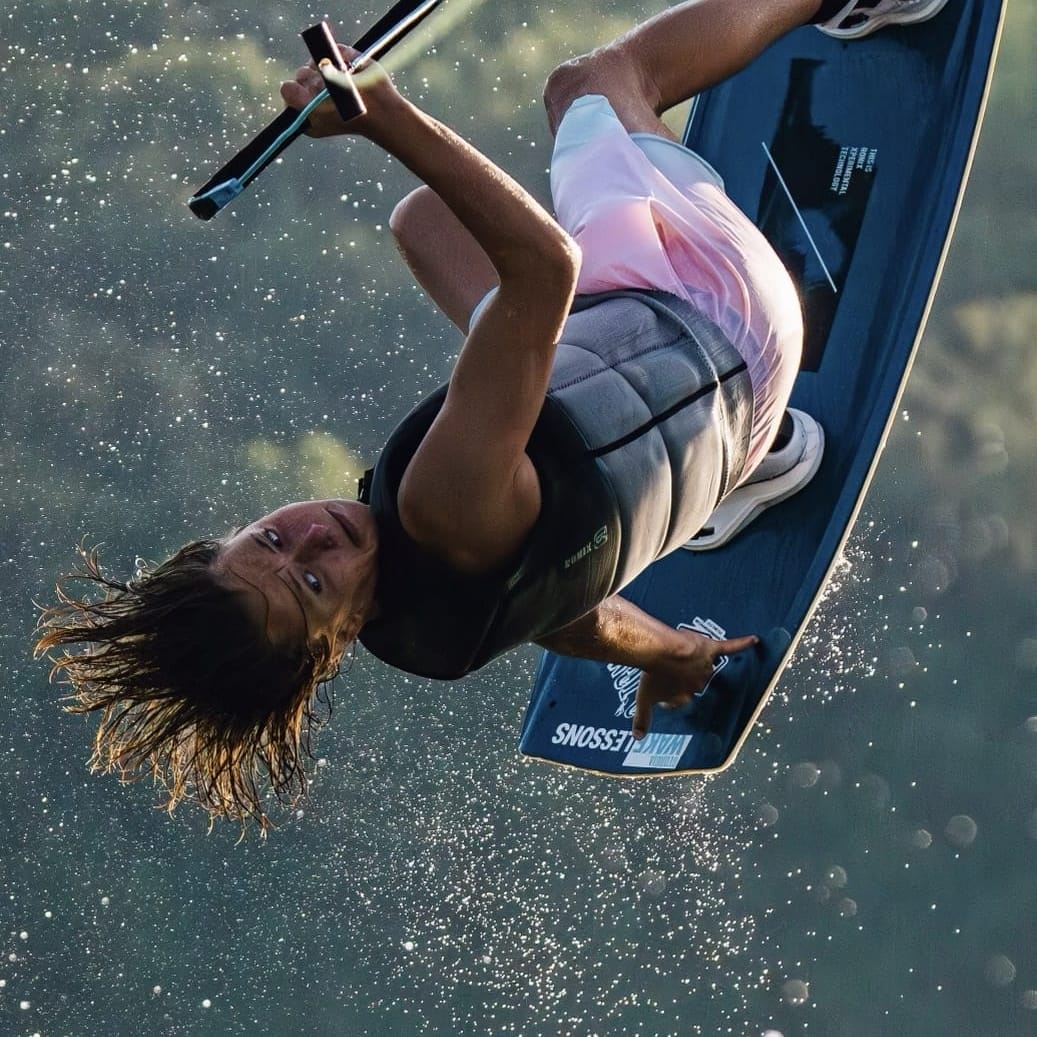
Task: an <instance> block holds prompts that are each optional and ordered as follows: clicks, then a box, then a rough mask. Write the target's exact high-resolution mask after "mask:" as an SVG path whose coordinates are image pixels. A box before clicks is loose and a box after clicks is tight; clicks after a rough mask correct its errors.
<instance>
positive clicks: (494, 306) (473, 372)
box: [281, 48, 579, 571]
mask: <svg viewBox="0 0 1037 1037" xmlns="http://www.w3.org/2000/svg"><path fill="white" fill-rule="evenodd" d="M344 52H346V53H347V54H348V50H347V49H346V48H344ZM356 82H357V85H358V87H359V88H360V90H361V93H362V95H363V98H364V101H365V103H366V104H367V114H366V115H364V116H361V117H359V118H357V119H353V120H352V121H351V122H349V123H343V122H342V121H341V120H340V119H339V118H338V116H337V113H336V112H335V110H334V107H333V106H330V105H327V106H324V105H322V106H321V107H320V108H318V109H317V111H315V112H314V113H313V114H312V115H311V116H310V124H311V132H313V133H314V134H315V135H317V136H330V135H333V134H337V133H355V134H359V135H362V136H365V137H368V138H369V139H370V140H372V141H374V142H375V143H376V144H378V145H379V146H381V147H383V148H384V149H385V150H386V151H388V152H390V153H391V154H393V155H395V156H396V157H397V158H398V159H399V160H400V161H401V162H403V163H404V164H405V165H406V166H407V167H408V168H409V169H410V170H411V171H412V172H413V173H415V174H416V175H417V176H418V177H420V178H421V179H422V180H424V181H425V183H426V184H427V185H428V186H429V187H430V188H431V189H432V191H434V192H435V194H436V195H437V196H438V197H439V198H440V199H441V200H442V202H443V203H444V204H445V205H446V206H447V207H448V208H449V210H450V212H451V213H452V214H453V215H454V216H455V217H456V218H457V220H458V221H459V222H460V224H461V225H462V226H463V227H464V228H465V229H466V231H467V232H468V233H469V234H471V236H472V237H473V238H474V239H475V241H476V242H477V243H478V245H479V247H480V248H481V249H482V251H483V252H484V253H485V255H486V257H487V258H488V260H489V262H490V264H492V267H493V269H494V270H495V272H496V276H497V278H498V280H499V288H498V291H497V292H496V293H495V295H494V296H493V298H492V300H491V301H490V302H489V303H488V304H487V306H486V309H485V310H484V311H483V313H482V315H481V317H480V319H479V320H478V321H477V323H476V325H475V327H474V328H472V330H471V332H470V333H469V335H468V338H467V340H466V341H465V344H464V347H463V348H462V350H461V355H460V357H459V358H458V361H457V364H456V365H455V367H454V372H453V374H452V376H451V379H450V387H449V390H448V392H447V396H446V400H445V402H444V404H443V407H442V409H441V410H440V412H439V414H438V416H437V417H436V419H435V421H434V422H433V425H432V427H431V428H430V429H429V431H428V433H427V434H426V435H425V438H424V440H423V441H422V443H421V445H420V446H419V448H418V450H417V452H416V453H415V455H414V458H413V459H412V460H411V462H410V464H409V465H408V467H407V471H406V473H405V474H404V477H403V482H402V484H401V487H400V491H399V507H400V517H401V519H402V521H403V524H404V526H405V528H406V529H407V532H408V533H409V534H410V535H411V536H412V537H413V538H414V539H415V540H417V541H418V542H419V543H422V544H423V545H424V546H426V547H428V548H430V549H432V550H434V551H437V552H438V553H440V554H441V555H443V556H444V557H446V558H447V559H449V560H450V561H451V562H452V563H453V564H454V565H456V566H457V567H459V568H463V569H466V570H470V571H481V570H487V569H490V568H494V567H496V566H499V565H501V564H503V563H505V562H506V561H507V560H509V559H510V558H512V557H513V556H514V555H515V553H516V552H517V551H518V549H519V548H520V547H521V545H522V542H523V541H524V539H525V538H526V536H527V535H528V533H529V530H530V529H531V528H532V526H533V524H534V522H535V521H536V518H537V516H538V515H539V511H540V486H539V482H538V480H537V476H536V472H535V470H534V469H533V466H532V463H531V462H530V460H529V458H528V457H527V456H526V452H525V450H526V444H527V443H528V441H529V436H530V433H531V432H532V430H533V426H534V425H535V424H536V420H537V418H538V416H539V414H540V410H541V408H542V406H543V403H544V395H545V393H546V391H547V386H548V382H549V379H550V374H551V366H552V363H553V361H554V354H555V345H556V343H557V341H558V337H559V335H560V334H561V330H562V326H563V324H564V323H565V318H566V317H567V315H568V312H569V306H570V304H571V302H572V297H573V292H574V289H575V284H576V276H577V273H578V270H579V250H578V249H577V247H576V245H575V244H574V242H573V241H572V239H571V238H570V237H569V235H568V234H566V233H565V231H564V230H562V228H561V227H559V226H558V224H557V223H556V222H555V221H554V220H553V219H552V218H551V216H550V215H549V214H548V213H547V212H546V211H545V210H544V209H543V208H542V207H541V206H540V205H539V204H538V203H537V202H536V201H535V199H534V198H533V197H532V196H531V195H529V194H528V193H527V192H526V191H524V190H523V189H522V187H520V186H519V184H517V183H516V182H515V181H514V180H513V179H512V178H511V177H509V176H508V175H507V174H506V173H504V172H503V171H502V170H501V169H499V168H498V167H497V166H495V165H494V164H493V163H492V162H490V161H489V159H487V158H485V157H484V156H483V155H481V154H480V153H479V152H478V151H477V150H476V149H475V148H473V147H472V146H471V145H470V144H468V143H467V142H466V141H464V140H463V139H462V138H460V137H459V136H458V135H457V134H455V133H454V132H453V131H451V130H450V129H449V128H447V127H446V126H444V125H443V124H442V123H439V122H438V121H437V120H435V119H433V118H432V117H431V116H429V115H427V114H425V113H424V112H422V111H420V110H419V109H418V108H416V107H415V106H414V105H413V104H411V103H410V102H409V101H407V100H406V99H404V98H403V97H401V96H400V94H399V93H397V91H396V90H395V88H394V87H393V86H392V83H391V81H390V80H389V78H388V77H387V76H386V75H385V73H384V72H383V71H382V70H379V69H372V70H371V71H370V72H368V71H367V70H365V72H364V73H361V74H360V75H358V76H357V78H356ZM321 85H322V84H321V80H320V76H319V75H318V73H317V72H316V70H315V69H311V68H303V69H300V70H299V72H298V73H297V74H296V80H295V82H292V83H285V84H283V85H282V88H281V94H282V97H283V98H284V100H285V102H286V103H287V104H289V105H292V106H293V107H294V106H296V105H298V104H299V103H300V102H302V103H305V101H306V99H307V98H308V97H310V96H313V95H314V94H315V92H316V91H317V90H318V89H319V88H320V86H321Z"/></svg>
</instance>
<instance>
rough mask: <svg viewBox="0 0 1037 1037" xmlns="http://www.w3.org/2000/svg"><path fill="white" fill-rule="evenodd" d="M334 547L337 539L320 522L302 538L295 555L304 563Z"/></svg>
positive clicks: (312, 525)
mask: <svg viewBox="0 0 1037 1037" xmlns="http://www.w3.org/2000/svg"><path fill="white" fill-rule="evenodd" d="M334 546H335V538H334V537H333V536H332V534H331V530H330V529H329V528H328V527H327V526H325V525H322V524H321V523H319V522H314V523H312V524H311V525H310V528H309V529H307V530H306V532H305V533H303V535H302V537H300V539H299V542H298V546H297V547H296V551H295V554H296V557H297V558H298V559H299V560H300V561H302V560H303V559H306V558H312V557H314V556H315V555H318V554H320V553H321V551H327V550H328V549H329V548H332V547H334Z"/></svg>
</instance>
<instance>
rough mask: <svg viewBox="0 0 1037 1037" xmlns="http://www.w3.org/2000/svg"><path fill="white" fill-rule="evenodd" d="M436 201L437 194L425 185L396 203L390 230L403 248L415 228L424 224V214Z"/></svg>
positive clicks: (391, 216) (391, 217) (390, 217)
mask: <svg viewBox="0 0 1037 1037" xmlns="http://www.w3.org/2000/svg"><path fill="white" fill-rule="evenodd" d="M434 200H435V193H434V192H433V190H432V188H431V187H426V186H425V185H424V184H423V185H422V186H421V187H416V188H415V189H414V190H413V191H411V192H410V193H409V194H405V195H404V196H403V197H402V198H401V199H400V200H399V201H398V202H397V203H396V205H395V207H394V208H393V211H392V213H391V214H390V216H389V230H390V231H392V235H393V237H394V238H395V239H396V243H397V244H398V245H399V246H400V247H401V248H402V247H403V246H404V245H405V244H406V242H407V240H408V239H409V238H411V237H412V236H413V230H414V227H415V226H417V225H418V224H419V223H421V222H422V214H423V213H424V212H427V210H428V208H429V206H430V205H431V204H433V202H434Z"/></svg>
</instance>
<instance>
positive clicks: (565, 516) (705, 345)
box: [359, 290, 753, 679]
mask: <svg viewBox="0 0 1037 1037" xmlns="http://www.w3.org/2000/svg"><path fill="white" fill-rule="evenodd" d="M445 395H446V387H445V386H444V387H442V388H441V389H439V390H438V391H437V392H436V393H434V394H433V395H432V396H430V397H429V398H428V399H426V400H425V401H423V402H422V403H421V404H419V405H418V407H417V408H416V409H415V410H414V411H412V412H411V413H410V414H409V415H408V416H407V417H406V418H405V419H404V420H403V422H402V423H401V424H400V425H399V426H398V428H397V429H396V430H395V431H394V432H393V434H392V436H391V437H390V439H389V441H388V443H387V444H386V447H385V449H384V451H383V452H382V455H381V457H380V458H379V460H378V463H377V464H376V466H375V468H374V470H373V471H372V472H368V473H367V474H366V475H365V478H364V480H363V481H362V483H361V495H360V499H361V500H362V501H363V502H364V503H367V504H369V505H370V507H371V509H372V512H373V514H374V517H375V520H376V522H377V525H378V535H379V551H378V584H377V592H376V593H377V600H378V605H379V613H378V615H377V617H376V618H375V619H373V620H371V621H370V622H368V623H367V624H366V625H365V626H364V628H363V629H362V630H361V632H360V638H359V639H360V641H361V643H362V644H363V645H364V646H365V647H366V648H367V649H368V650H369V651H371V652H372V653H373V654H374V655H376V656H377V657H378V658H380V659H382V660H383V661H384V662H387V663H389V664H390V665H392V666H395V667H397V668H399V669H403V670H406V671H408V672H410V673H415V674H418V675H420V676H427V677H435V678H439V679H454V678H457V677H461V676H464V675H465V674H466V673H469V672H471V671H472V670H475V669H478V668H479V667H480V666H483V665H484V664H485V663H487V662H489V661H490V660H491V659H493V658H495V657H496V656H498V655H501V654H503V653H504V652H506V651H508V650H509V649H511V648H513V647H515V646H516V645H518V644H523V643H526V642H529V641H536V640H538V639H539V638H542V637H545V636H547V635H548V634H550V633H553V632H554V631H556V630H559V629H560V628H561V627H564V626H566V625H567V624H569V623H571V622H573V621H574V620H576V619H578V618H579V617H580V616H582V615H585V614H586V613H587V612H589V611H590V610H592V609H593V608H594V607H595V606H597V605H598V604H600V603H601V602H602V601H604V600H605V599H606V598H608V597H609V596H610V595H612V594H615V593H616V592H618V591H619V590H621V589H622V588H623V587H624V586H626V584H628V583H629V582H630V581H631V580H632V579H633V578H634V577H635V576H637V575H638V574H639V573H640V572H642V571H643V570H644V569H646V568H647V567H648V566H649V565H650V564H651V563H652V562H653V561H655V560H656V559H657V558H661V557H662V556H663V555H665V554H668V553H669V552H670V551H672V550H674V549H675V548H677V547H679V546H680V545H681V544H683V543H684V542H685V541H686V540H687V539H688V538H689V537H691V536H693V535H694V534H695V533H697V532H698V531H699V529H700V528H701V527H702V526H703V525H704V524H705V521H706V519H707V518H708V517H709V515H710V513H711V512H712V510H713V508H714V507H715V506H716V505H717V503H718V502H719V501H720V500H721V499H723V497H724V496H725V495H726V494H727V493H728V492H729V491H730V490H731V489H733V488H734V487H735V486H736V485H737V483H738V480H739V479H740V477H741V474H742V469H743V467H744V464H745V458H746V452H747V449H748V444H749V436H750V432H751V429H752V420H753V394H752V386H751V384H750V381H749V375H748V371H747V368H746V364H745V361H744V360H743V359H742V357H741V356H740V355H739V353H738V352H737V350H735V348H734V347H733V346H732V345H731V343H730V342H729V341H728V339H727V338H726V336H725V335H724V334H723V332H722V331H721V330H720V329H719V328H718V327H717V326H716V325H715V324H713V323H712V322H711V321H710V320H708V319H707V318H706V317H704V316H703V315H702V314H701V313H699V312H698V311H697V310H696V309H695V308H694V307H693V306H692V305H691V304H690V303H688V302H686V301H684V300H682V299H679V298H677V297H675V296H672V295H669V294H668V293H665V292H642V291H633V290H630V291H618V292H606V293H603V294H601V295H594V296H583V297H579V298H577V300H576V302H575V303H574V305H573V309H572V312H571V314H570V316H569V318H568V320H567V321H566V324H565V328H564V330H563V333H562V339H561V342H560V343H559V345H558V350H557V354H556V357H555V362H554V366H553V369H552V374H551V382H550V387H549V389H548V392H547V396H546V398H545V401H544V407H543V409H542V411H541V414H540V417H539V419H538V420H537V423H536V426H535V428H534V430H533V433H532V435H531V436H530V440H529V444H528V446H527V454H528V455H529V457H530V459H531V460H532V462H533V465H534V467H535V469H536V471H537V475H538V477H539V480H540V487H541V498H542V502H541V511H540V515H539V517H538V519H537V521H536V523H535V525H534V527H533V529H532V531H531V532H530V535H529V537H528V538H527V540H526V542H525V544H524V545H523V547H522V549H521V550H520V552H519V555H518V557H517V558H516V559H514V560H513V561H512V562H511V563H509V564H508V565H506V566H504V567H503V568H501V569H500V570H498V571H495V572H490V573H480V574H478V575H472V574H468V573H462V572H458V571H457V570H455V569H453V568H452V567H451V566H450V565H449V564H448V563H447V562H445V561H444V560H443V559H442V558H440V557H439V556H437V555H435V554H433V553H432V552H429V551H427V550H426V549H424V548H422V547H420V546H419V545H417V544H415V543H414V542H413V541H412V540H411V539H410V537H409V536H408V535H407V533H406V531H405V530H404V529H403V526H402V524H401V522H400V518H399V511H398V508H397V493H398V490H399V487H400V483H401V481H402V479H403V473H404V472H405V471H406V468H407V465H408V464H409V462H410V459H411V458H412V457H413V456H414V453H415V451H416V450H417V447H418V445H419V444H420V443H421V440H422V439H423V438H424V436H425V433H426V432H427V431H428V429H429V427H430V426H431V424H432V421H433V420H434V419H435V416H436V414H438V413H439V409H440V408H441V407H442V404H443V399H444V398H445Z"/></svg>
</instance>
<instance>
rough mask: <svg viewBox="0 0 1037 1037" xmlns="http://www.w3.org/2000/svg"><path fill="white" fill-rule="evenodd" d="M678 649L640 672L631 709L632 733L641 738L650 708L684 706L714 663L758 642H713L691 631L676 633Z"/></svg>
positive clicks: (738, 639)
mask: <svg viewBox="0 0 1037 1037" xmlns="http://www.w3.org/2000/svg"><path fill="white" fill-rule="evenodd" d="M674 633H675V634H676V635H677V636H678V637H679V639H680V647H679V648H678V650H677V651H676V652H674V653H673V654H672V655H671V657H669V658H666V659H664V660H661V661H660V662H658V663H653V664H652V665H650V666H646V667H644V668H643V669H642V671H641V683H640V684H639V685H638V689H637V700H636V703H635V706H634V720H633V725H632V726H633V733H634V737H635V738H644V736H645V735H646V734H648V730H649V728H650V727H651V724H652V709H653V708H654V707H655V706H657V705H659V706H663V707H664V708H667V709H674V708H677V707H679V706H686V705H687V704H688V703H689V702H690V701H691V699H692V697H693V696H694V695H695V694H696V693H697V692H700V691H702V689H703V688H704V687H705V686H706V685H707V684H708V683H709V679H710V677H712V676H713V670H714V668H715V667H716V664H717V661H718V660H719V659H720V658H721V657H722V656H725V655H733V654H734V653H735V652H743V651H745V650H746V649H747V648H752V647H753V645H755V644H757V642H758V641H759V638H758V637H755V636H750V637H735V638H731V639H729V640H727V641H714V640H713V638H711V637H705V636H704V635H702V634H698V633H696V632H695V631H694V630H677V631H674Z"/></svg>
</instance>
